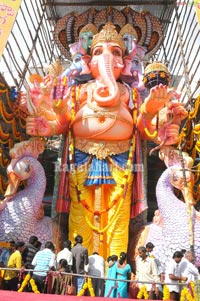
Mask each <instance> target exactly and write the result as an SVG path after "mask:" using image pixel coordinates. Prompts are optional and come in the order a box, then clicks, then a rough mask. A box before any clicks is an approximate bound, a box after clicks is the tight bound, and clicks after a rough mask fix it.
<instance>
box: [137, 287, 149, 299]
mask: <svg viewBox="0 0 200 301" xmlns="http://www.w3.org/2000/svg"><path fill="white" fill-rule="evenodd" d="M143 297H144V299H145V300H148V298H149V294H148V292H147V288H146V285H143V286H142V287H141V288H140V290H139V292H138V294H137V299H142V298H143Z"/></svg>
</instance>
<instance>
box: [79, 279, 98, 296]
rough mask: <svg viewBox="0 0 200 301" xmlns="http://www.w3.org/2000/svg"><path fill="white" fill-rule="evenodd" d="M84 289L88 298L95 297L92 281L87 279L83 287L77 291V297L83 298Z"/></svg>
mask: <svg viewBox="0 0 200 301" xmlns="http://www.w3.org/2000/svg"><path fill="white" fill-rule="evenodd" d="M86 289H88V290H89V293H90V296H91V297H95V293H94V288H93V286H92V279H91V278H88V279H87V281H86V282H85V283H84V284H83V287H82V288H81V290H80V291H79V293H78V294H77V296H79V297H80V296H84V294H85V291H86Z"/></svg>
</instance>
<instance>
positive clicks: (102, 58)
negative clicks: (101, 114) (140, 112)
mask: <svg viewBox="0 0 200 301" xmlns="http://www.w3.org/2000/svg"><path fill="white" fill-rule="evenodd" d="M124 52H125V44H124V41H123V38H122V36H121V35H120V34H118V33H117V31H116V29H115V26H114V25H113V24H112V23H107V24H105V26H104V27H103V29H102V30H101V31H100V32H99V33H98V34H96V35H95V36H94V37H93V40H92V45H91V57H92V58H91V62H90V68H91V72H92V75H93V77H94V78H95V79H96V83H97V85H96V89H95V91H94V94H93V97H94V100H95V101H96V103H97V104H98V105H99V106H116V105H117V104H118V102H119V98H120V91H119V86H118V84H117V79H118V78H119V77H120V74H121V70H122V69H123V67H124V64H123V55H124Z"/></svg>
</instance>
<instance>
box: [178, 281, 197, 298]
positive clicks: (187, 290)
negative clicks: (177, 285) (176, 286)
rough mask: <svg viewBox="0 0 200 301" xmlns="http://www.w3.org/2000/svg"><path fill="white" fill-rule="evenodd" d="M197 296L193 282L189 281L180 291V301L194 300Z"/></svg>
mask: <svg viewBox="0 0 200 301" xmlns="http://www.w3.org/2000/svg"><path fill="white" fill-rule="evenodd" d="M196 300H197V296H196V293H195V291H194V282H190V283H189V285H188V287H184V288H183V289H182V291H181V296H180V301H196Z"/></svg>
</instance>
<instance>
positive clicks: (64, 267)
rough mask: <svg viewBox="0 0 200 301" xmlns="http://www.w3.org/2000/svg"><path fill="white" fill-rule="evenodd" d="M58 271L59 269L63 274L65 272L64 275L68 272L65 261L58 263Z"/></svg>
mask: <svg viewBox="0 0 200 301" xmlns="http://www.w3.org/2000/svg"><path fill="white" fill-rule="evenodd" d="M58 269H59V271H63V272H66V273H69V272H70V268H69V265H68V262H67V260H66V259H61V260H60V261H59V263H58Z"/></svg>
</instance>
